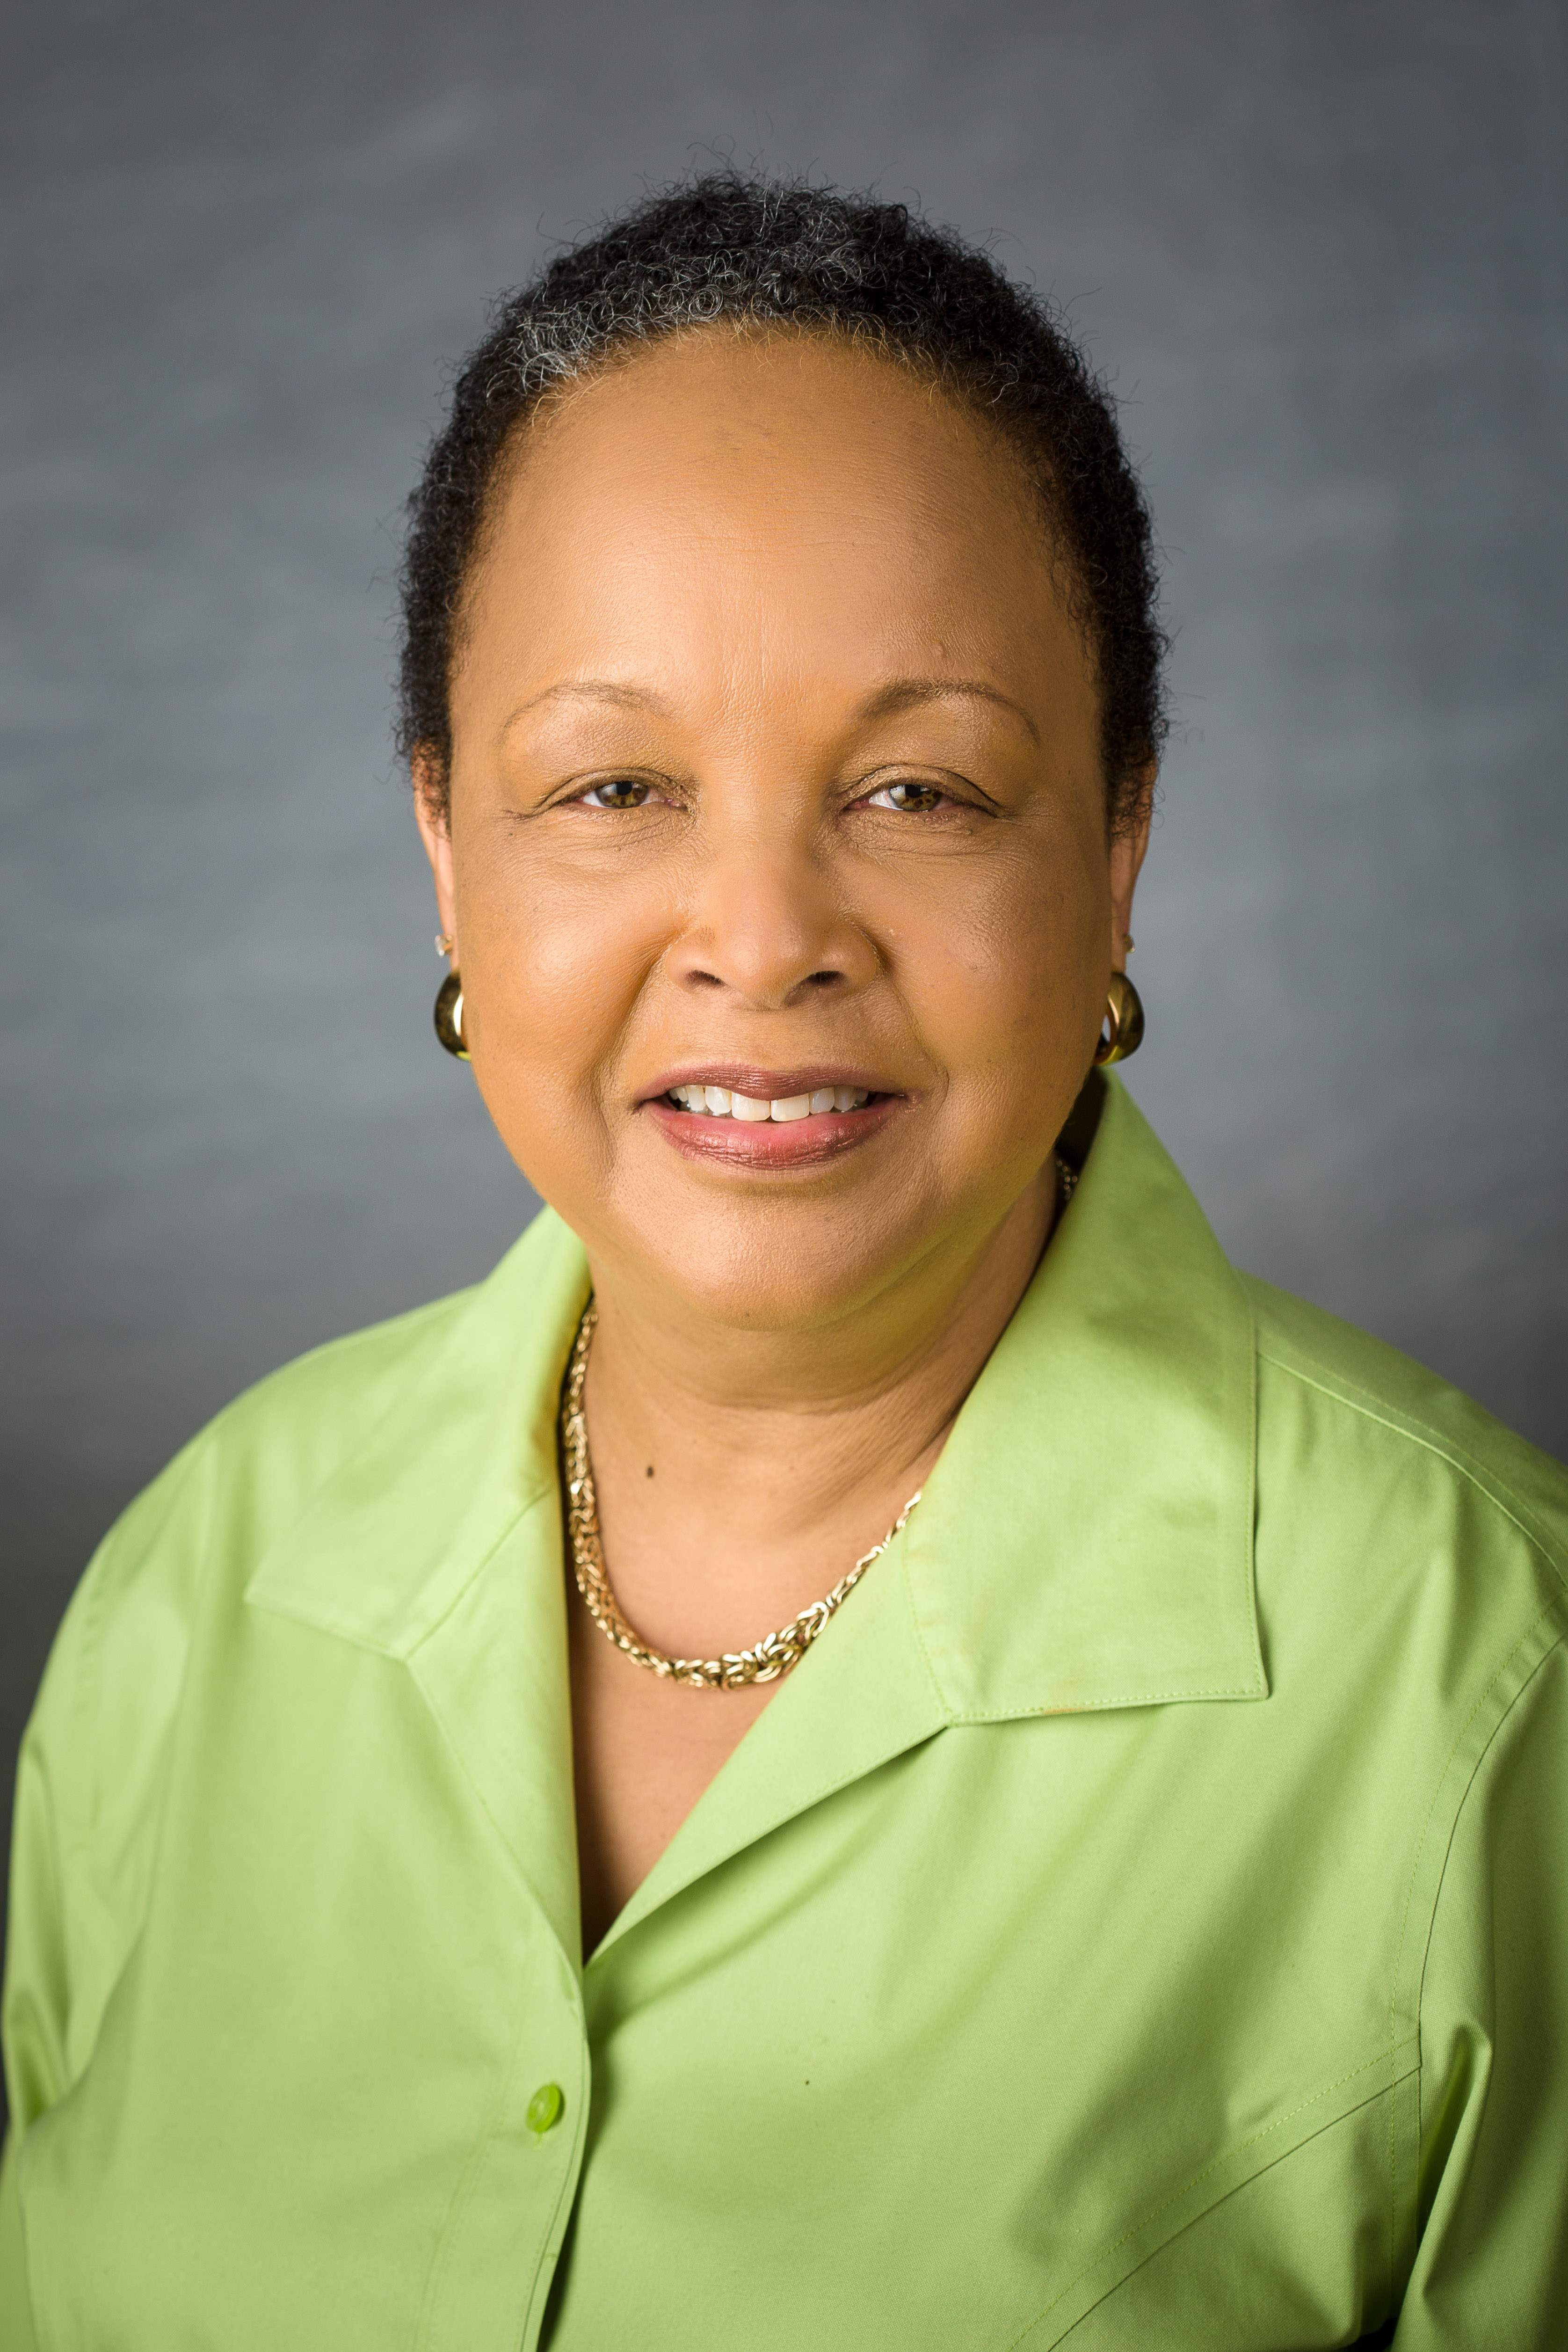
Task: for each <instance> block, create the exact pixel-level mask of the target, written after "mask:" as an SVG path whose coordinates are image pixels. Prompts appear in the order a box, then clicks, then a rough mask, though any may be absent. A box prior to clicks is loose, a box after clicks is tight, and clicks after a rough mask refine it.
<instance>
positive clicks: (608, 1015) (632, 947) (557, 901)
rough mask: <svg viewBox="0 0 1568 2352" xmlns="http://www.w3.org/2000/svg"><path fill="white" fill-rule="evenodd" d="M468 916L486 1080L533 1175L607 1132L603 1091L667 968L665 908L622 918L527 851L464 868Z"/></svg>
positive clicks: (462, 895)
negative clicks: (658, 965) (650, 987)
mask: <svg viewBox="0 0 1568 2352" xmlns="http://www.w3.org/2000/svg"><path fill="white" fill-rule="evenodd" d="M458 908H459V916H458V919H459V926H460V932H461V937H462V940H463V979H464V987H465V997H466V1007H465V1018H466V1022H467V1027H468V1032H469V1039H470V1045H471V1048H472V1052H473V1058H474V1074H475V1076H476V1079H477V1080H478V1084H479V1087H480V1091H481V1093H482V1094H483V1095H484V1097H485V1100H486V1104H487V1106H488V1108H489V1109H490V1112H491V1115H492V1117H493V1118H495V1120H496V1123H497V1127H498V1128H499V1129H500V1130H501V1133H502V1135H503V1137H504V1138H505V1139H506V1142H507V1146H508V1147H509V1149H510V1150H512V1152H513V1154H514V1156H515V1157H517V1159H518V1160H520V1161H521V1162H522V1163H523V1165H524V1167H525V1169H526V1170H528V1172H529V1173H530V1174H531V1173H532V1172H533V1170H534V1168H535V1165H536V1163H538V1161H539V1160H540V1159H541V1156H542V1157H543V1158H545V1159H553V1158H554V1157H555V1156H556V1154H557V1152H558V1151H559V1150H561V1149H562V1148H566V1147H569V1146H570V1147H571V1148H573V1149H575V1150H579V1151H580V1150H581V1149H582V1147H583V1144H584V1141H585V1139H586V1138H587V1136H588V1133H589V1131H590V1130H591V1129H595V1128H597V1126H598V1125H599V1115H598V1104H597V1083H596V1082H597V1081H598V1079H599V1078H600V1076H601V1074H602V1072H603V1071H604V1069H605V1066H606V1065H607V1063H608V1062H609V1061H610V1060H611V1059H612V1057H613V1055H614V1053H615V1050H616V1047H617V1045H618V1043H619V1041H620V1040H621V1039H622V1036H623V1034H624V1033H625V1029H626V1026H627V1024H628V1021H629V1019H630V1018H631V1016H632V1011H633V1008H634V1006H635V1004H636V1002H637V998H638V995H639V993H640V992H641V990H642V988H643V984H644V982H645V980H646V977H647V974H648V971H649V969H650V968H651V965H652V964H653V961H655V960H656V958H657V955H658V952H659V947H660V943H661V940H662V937H663V934H662V931H661V929H660V924H659V920H658V910H657V909H656V908H643V909H641V910H639V909H638V908H634V907H628V906H624V905H618V906H617V909H616V915H615V919H613V920H610V919H606V917H605V915H604V913H603V910H602V909H600V910H599V911H598V912H597V913H596V910H595V907H594V904H593V893H592V891H591V889H590V888H589V887H587V886H586V885H585V884H584V883H583V882H582V881H581V880H580V879H579V878H577V877H564V878H563V877H559V876H552V875H551V874H550V873H549V870H548V869H547V867H546V866H545V865H544V863H543V861H534V860H531V859H525V858H524V857H522V856H518V855H517V853H516V852H513V853H512V854H511V855H509V856H505V857H495V856H485V855H483V854H482V853H480V852H476V855H475V856H474V857H473V859H472V862H471V864H470V865H468V866H460V868H459V874H458ZM639 913H641V915H642V916H643V919H641V920H640V919H639Z"/></svg>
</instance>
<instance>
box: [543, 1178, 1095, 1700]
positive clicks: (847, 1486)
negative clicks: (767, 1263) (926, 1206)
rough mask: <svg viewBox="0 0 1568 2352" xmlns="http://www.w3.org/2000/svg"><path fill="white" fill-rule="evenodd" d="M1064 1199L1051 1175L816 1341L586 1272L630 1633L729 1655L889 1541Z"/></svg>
mask: <svg viewBox="0 0 1568 2352" xmlns="http://www.w3.org/2000/svg"><path fill="white" fill-rule="evenodd" d="M1056 1199H1057V1191H1056V1174H1055V1169H1054V1164H1051V1163H1048V1165H1047V1167H1046V1169H1045V1170H1043V1171H1041V1173H1040V1177H1039V1178H1038V1179H1037V1180H1036V1181H1035V1182H1034V1183H1033V1184H1031V1185H1030V1187H1029V1189H1028V1190H1027V1191H1026V1192H1024V1193H1023V1194H1022V1195H1021V1196H1020V1197H1019V1200H1017V1201H1016V1202H1014V1203H1013V1204H1012V1206H1011V1207H1010V1208H1009V1210H1008V1211H1007V1213H1005V1214H1004V1215H1003V1216H1002V1217H1001V1219H1000V1220H999V1221H998V1223H997V1224H996V1225H995V1227H994V1228H993V1229H992V1230H991V1231H990V1232H989V1233H988V1234H985V1235H984V1236H983V1237H982V1238H981V1239H980V1240H979V1241H978V1243H977V1244H975V1243H972V1244H969V1245H967V1247H964V1248H962V1249H958V1248H955V1249H954V1250H952V1251H951V1252H947V1253H934V1254H933V1255H932V1257H931V1258H930V1259H928V1260H926V1261H925V1262H924V1263H923V1264H922V1265H919V1266H917V1267H916V1268H915V1269H913V1270H912V1271H911V1272H910V1274H909V1275H907V1276H905V1277H904V1278H903V1279H901V1280H899V1281H897V1282H895V1283H894V1284H893V1285H891V1286H889V1287H888V1288H887V1289H886V1290H884V1291H883V1292H882V1293H881V1294H879V1295H878V1296H877V1297H875V1298H873V1300H871V1301H869V1302H866V1303H863V1304H862V1305H859V1306H857V1307H855V1308H854V1309H853V1310H852V1311H851V1312H849V1313H847V1314H845V1315H844V1316H843V1317H842V1318H841V1319H840V1320H838V1321H835V1322H832V1323H830V1324H829V1325H828V1326H826V1327H825V1328H823V1327H821V1326H817V1327H815V1328H810V1329H809V1330H805V1331H788V1330H786V1331H756V1330H746V1329H737V1328H734V1327H733V1326H730V1325H726V1324H722V1323H719V1322H717V1321H716V1320H710V1319H709V1318H706V1317H704V1316H702V1315H700V1314H698V1313H696V1312H695V1311H693V1310H692V1309H691V1307H689V1305H688V1304H687V1303H685V1302H683V1301H679V1300H672V1299H670V1298H668V1297H664V1296H649V1295H648V1294H646V1293H644V1292H643V1290H642V1289H641V1288H640V1287H639V1286H638V1284H637V1283H636V1281H635V1279H634V1278H633V1279H631V1280H627V1279H624V1278H618V1277H619V1276H620V1269H617V1268H612V1267H608V1266H601V1265H599V1264H597V1263H596V1264H593V1266H592V1271H593V1276H594V1286H595V1296H596V1299H597V1304H598V1309H599V1322H598V1328H597V1330H596V1332H595V1335H594V1341H593V1349H592V1353H591V1359H590V1363H589V1369H588V1379H587V1383H586V1390H585V1409H586V1414H587V1422H588V1431H589V1439H590V1444H591V1451H592V1459H593V1468H594V1475H595V1482H596V1485H597V1487H598V1492H599V1507H600V1522H601V1532H602V1536H603V1539H604V1544H605V1551H606V1556H607V1561H608V1565H609V1569H610V1572H611V1575H612V1580H613V1582H614V1585H615V1589H616V1591H617V1595H618V1597H619V1599H620V1601H621V1603H622V1606H623V1607H624V1608H625V1610H626V1612H627V1613H628V1615H629V1616H630V1617H631V1618H632V1622H634V1623H639V1624H640V1625H641V1626H642V1628H643V1631H644V1632H645V1633H647V1634H648V1636H649V1637H650V1638H651V1639H654V1640H655V1641H656V1640H658V1638H659V1635H660V1633H661V1631H663V1632H665V1633H668V1634H669V1635H670V1637H671V1643H672V1644H673V1645H674V1646H677V1647H680V1646H683V1645H684V1646H685V1648H686V1653H687V1654H693V1651H692V1647H691V1645H692V1643H694V1642H695V1640H696V1639H697V1638H698V1636H699V1635H704V1634H706V1643H707V1645H709V1646H716V1647H719V1648H723V1647H732V1646H737V1644H738V1643H740V1642H742V1641H749V1640H752V1639H754V1638H755V1637H756V1634H757V1633H758V1630H760V1627H761V1624H762V1621H763V1620H764V1619H767V1620H768V1621H769V1622H771V1619H772V1617H773V1616H779V1617H781V1618H783V1619H788V1618H789V1616H791V1615H793V1614H794V1613H795V1611H796V1610H797V1609H798V1608H800V1607H801V1606H804V1605H805V1603H806V1602H807V1601H810V1599H812V1598H814V1597H816V1587H817V1585H819V1584H824V1583H825V1584H831V1583H833V1582H835V1581H836V1580H837V1579H838V1577H839V1576H840V1575H841V1574H842V1572H843V1570H844V1569H845V1568H846V1567H847V1566H848V1565H849V1563H850V1561H851V1560H852V1559H854V1558H855V1557H856V1556H857V1555H858V1554H859V1553H860V1552H862V1551H863V1550H865V1549H867V1547H868V1545H870V1544H871V1543H873V1542H875V1541H876V1540H878V1539H879V1538H880V1537H881V1536H882V1535H883V1533H884V1532H885V1530H886V1528H888V1527H889V1526H890V1525H891V1523H892V1521H893V1520H894V1517H896V1516H897V1514H898V1512H899V1511H900V1510H901V1509H902V1507H903V1506H904V1503H905V1502H906V1501H907V1500H908V1498H909V1496H910V1495H911V1494H913V1493H914V1492H915V1488H916V1487H917V1486H920V1484H921V1483H922V1481H923V1480H924V1478H925V1475H927V1473H928V1472H929V1470H930V1468H931V1466H932V1465H933V1463H934V1462H935V1461H936V1456H937V1454H939V1453H940V1451H941V1448H942V1444H943V1442H944V1440H945V1438H946V1434H947V1432H948V1430H949V1429H950V1428H951V1426H952V1423H953V1421H954V1419H955V1417H956V1413H957V1412H958V1409H959V1407H960V1405H961V1404H962V1403H963V1402H964V1399H965V1397H966V1396H967V1393H968V1391H969V1390H970V1388H971V1387H972V1386H973V1384H974V1381H975V1380H976V1377H977V1374H978V1373H979V1371H980V1370H981V1368H982V1366H983V1365H984V1363H985V1361H986V1360H987V1358H988V1356H989V1354H990V1352H991V1349H993V1348H994V1347H995V1345H996V1342H997V1340H998V1338H999V1337H1000V1335H1001V1333H1002V1331H1003V1329H1004V1328H1006V1325H1007V1323H1008V1321H1009V1318H1010V1317H1011V1315H1012V1312H1013V1310H1014V1308H1015V1307H1017V1305H1018V1302H1019V1298H1020V1297H1022V1295H1023V1293H1024V1290H1025V1288H1026V1287H1027V1286H1028V1284H1029V1281H1030V1276H1031V1275H1032V1273H1033V1271H1034V1268H1035V1266H1036V1265H1037V1263H1038V1261H1039V1258H1040V1252H1041V1250H1042V1249H1043V1247H1044V1245H1045V1243H1046V1240H1047V1238H1048V1237H1049V1234H1050V1232H1051V1224H1052V1223H1053V1220H1054V1216H1055V1209H1056ZM663 1645H664V1644H661V1646H663Z"/></svg>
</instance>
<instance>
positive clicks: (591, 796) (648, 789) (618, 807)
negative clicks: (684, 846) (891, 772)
mask: <svg viewBox="0 0 1568 2352" xmlns="http://www.w3.org/2000/svg"><path fill="white" fill-rule="evenodd" d="M617 790H620V791H623V792H632V793H642V794H643V798H642V799H641V800H638V801H632V802H630V803H628V802H625V801H622V802H619V803H617V802H613V801H605V800H601V799H600V797H599V795H600V794H601V793H611V792H615V791H617ZM654 790H655V788H654V786H653V785H652V784H650V783H644V782H643V780H642V778H641V777H638V776H626V777H620V776H610V777H606V779H605V781H604V782H602V783H601V784H591V785H590V786H589V788H588V790H587V791H586V792H585V793H579V794H578V795H577V798H578V802H579V803H580V806H582V807H583V808H591V809H602V810H603V811H604V812H605V813H606V814H609V815H615V814H626V813H627V811H628V809H640V808H647V807H649V806H650V805H653V806H654V807H661V806H665V805H667V803H664V801H663V799H662V798H658V799H652V800H651V798H650V796H651V795H653V793H654ZM892 793H910V794H912V795H916V796H921V797H928V799H929V803H930V804H929V805H928V806H927V807H925V808H917V809H912V808H909V807H908V806H906V805H904V804H903V803H899V802H896V801H894V800H892V799H891V798H889V797H886V795H890V794H892ZM944 803H946V805H947V806H948V807H950V808H956V807H958V806H959V805H960V803H958V802H956V801H954V800H952V799H950V797H949V795H948V794H947V793H944V792H942V791H941V790H940V789H939V788H938V787H937V786H936V784H917V783H900V782H894V783H890V784H878V785H877V787H876V789H875V790H874V791H873V792H870V793H867V794H866V796H865V803H864V805H865V806H866V807H867V808H884V809H887V810H889V811H890V812H892V813H894V814H897V815H900V816H934V815H935V814H936V812H937V810H938V809H940V808H941V807H942V805H943V804H944Z"/></svg>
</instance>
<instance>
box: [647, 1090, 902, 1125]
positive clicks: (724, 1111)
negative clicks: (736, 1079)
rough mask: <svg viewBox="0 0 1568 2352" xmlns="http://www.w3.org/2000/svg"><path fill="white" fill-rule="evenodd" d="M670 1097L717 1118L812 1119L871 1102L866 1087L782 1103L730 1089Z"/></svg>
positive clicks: (787, 1098)
mask: <svg viewBox="0 0 1568 2352" xmlns="http://www.w3.org/2000/svg"><path fill="white" fill-rule="evenodd" d="M670 1095H671V1097H672V1099H673V1100H674V1101H675V1102H678V1103H679V1104H680V1105H681V1107H682V1108H683V1109H685V1110H700V1111H706V1112H707V1113H708V1114H709V1116H710V1117H712V1118H778V1119H785V1118H810V1115H811V1113H812V1112H813V1111H824V1110H860V1109H861V1108H862V1107H863V1106H864V1105H865V1104H866V1103H868V1102H870V1100H871V1096H870V1094H869V1093H868V1092H867V1091H866V1089H865V1087H818V1088H817V1090H816V1092H815V1093H814V1094H809V1095H784V1096H782V1097H780V1099H779V1101H778V1102H764V1101H761V1100H759V1099H758V1097H756V1096H754V1095H737V1093H735V1092H734V1090H733V1088H731V1087H671V1088H670Z"/></svg>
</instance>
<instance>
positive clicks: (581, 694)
mask: <svg viewBox="0 0 1568 2352" xmlns="http://www.w3.org/2000/svg"><path fill="white" fill-rule="evenodd" d="M574 699H580V700H582V701H585V702H608V703H611V704H612V705H613V706H614V707H615V708H616V709H620V710H658V711H667V709H668V708H669V705H668V704H667V703H666V702H665V701H664V698H663V697H662V696H661V695H657V694H655V693H654V692H653V688H652V687H648V686H622V685H620V684H619V683H618V682H617V681H616V680H615V679H614V678H612V677H563V678H561V679H559V681H558V682H557V684H556V685H554V686H547V687H545V688H542V689H541V690H540V692H539V693H538V694H532V695H530V696H529V697H528V700H527V702H519V703H518V705H517V709H515V710H513V711H511V712H509V713H508V714H507V721H506V726H505V727H503V729H502V730H501V731H502V733H503V734H505V733H506V731H507V728H512V727H515V726H516V725H517V721H518V719H523V718H526V717H527V715H528V712H529V711H530V710H537V709H538V707H539V705H540V703H541V702H567V701H571V700H574Z"/></svg>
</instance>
